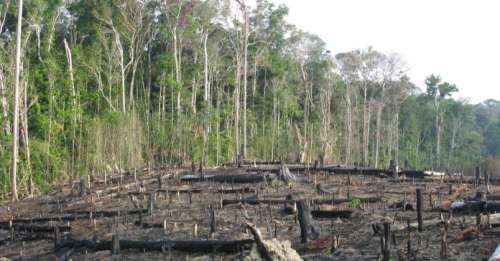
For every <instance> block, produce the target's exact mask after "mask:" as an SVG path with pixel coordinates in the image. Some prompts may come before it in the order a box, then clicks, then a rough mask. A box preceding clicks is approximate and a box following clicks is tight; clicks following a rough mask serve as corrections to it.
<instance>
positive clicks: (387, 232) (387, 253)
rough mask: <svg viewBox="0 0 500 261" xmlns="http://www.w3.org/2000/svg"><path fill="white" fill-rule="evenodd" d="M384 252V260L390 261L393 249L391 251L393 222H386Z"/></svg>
mask: <svg viewBox="0 0 500 261" xmlns="http://www.w3.org/2000/svg"><path fill="white" fill-rule="evenodd" d="M383 242H384V252H383V260H384V261H389V260H391V251H390V246H391V244H390V242H391V224H390V223H384V240H383Z"/></svg>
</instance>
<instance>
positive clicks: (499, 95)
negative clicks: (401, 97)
mask: <svg viewBox="0 0 500 261" xmlns="http://www.w3.org/2000/svg"><path fill="white" fill-rule="evenodd" d="M271 1H272V2H274V3H277V4H279V3H283V4H286V5H287V6H288V7H289V9H290V11H289V16H288V21H289V22H290V23H292V24H295V25H297V26H298V27H299V28H300V29H302V30H305V31H308V32H311V33H314V34H317V35H319V36H320V37H321V38H322V39H323V40H324V41H325V42H326V43H327V45H328V48H329V49H330V51H331V52H332V53H339V52H345V51H350V50H353V49H357V48H366V47H368V46H373V47H374V48H375V49H376V50H379V51H382V52H386V53H389V52H397V53H400V54H401V55H402V56H403V57H404V59H405V61H406V63H407V64H408V66H409V67H410V71H409V75H410V77H411V79H412V80H413V82H414V83H416V84H417V85H418V86H419V87H423V86H424V79H425V77H426V76H427V75H429V74H431V73H435V74H439V75H441V77H442V78H443V80H446V81H449V82H451V83H455V84H456V85H457V87H458V88H459V90H460V92H459V93H458V94H457V95H455V96H454V97H456V98H462V97H463V98H470V101H471V102H472V103H477V102H481V101H483V100H485V99H490V98H493V99H497V100H500V79H499V77H498V76H500V65H499V63H500V1H498V0H271Z"/></svg>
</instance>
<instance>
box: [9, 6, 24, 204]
mask: <svg viewBox="0 0 500 261" xmlns="http://www.w3.org/2000/svg"><path fill="white" fill-rule="evenodd" d="M22 16H23V0H19V2H18V11H17V30H16V67H15V70H16V72H15V82H14V108H13V111H14V120H13V127H12V167H11V182H12V185H11V191H12V201H17V200H18V197H17V156H18V142H19V130H18V128H19V78H20V75H21V35H22V21H23V17H22Z"/></svg>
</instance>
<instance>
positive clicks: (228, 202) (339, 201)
mask: <svg viewBox="0 0 500 261" xmlns="http://www.w3.org/2000/svg"><path fill="white" fill-rule="evenodd" d="M358 200H359V202H360V203H363V202H367V203H375V202H380V201H382V198H380V197H369V198H340V199H313V200H311V202H312V203H314V204H332V205H334V204H342V203H349V202H354V201H358ZM294 202H296V200H286V199H285V200H283V199H256V198H247V199H224V200H222V205H223V206H226V205H231V204H239V203H244V204H249V205H258V204H285V203H294Z"/></svg>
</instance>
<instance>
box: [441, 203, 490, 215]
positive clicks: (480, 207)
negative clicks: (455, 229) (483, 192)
mask: <svg viewBox="0 0 500 261" xmlns="http://www.w3.org/2000/svg"><path fill="white" fill-rule="evenodd" d="M450 210H452V211H453V213H457V214H463V213H468V214H471V213H495V212H500V202H498V201H455V202H453V203H452V204H451V205H450Z"/></svg>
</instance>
